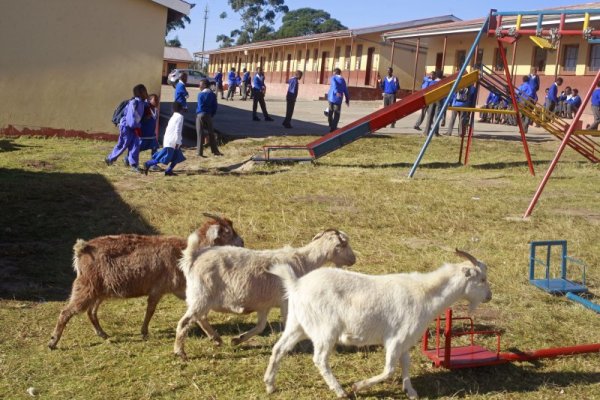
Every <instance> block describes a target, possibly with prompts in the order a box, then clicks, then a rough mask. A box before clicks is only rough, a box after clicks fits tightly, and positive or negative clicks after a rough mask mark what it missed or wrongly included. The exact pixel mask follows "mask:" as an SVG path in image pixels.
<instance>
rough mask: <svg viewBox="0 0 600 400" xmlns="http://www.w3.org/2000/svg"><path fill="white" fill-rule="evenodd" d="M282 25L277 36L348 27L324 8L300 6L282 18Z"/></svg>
mask: <svg viewBox="0 0 600 400" xmlns="http://www.w3.org/2000/svg"><path fill="white" fill-rule="evenodd" d="M281 22H282V24H281V27H280V28H279V29H278V30H277V32H275V36H276V37H277V38H286V37H294V36H305V35H312V34H315V33H324V32H333V31H339V30H342V29H348V28H347V27H345V26H344V25H342V23H341V22H340V21H338V20H337V19H335V18H331V15H330V14H329V13H328V12H326V11H324V10H316V9H314V8H299V9H297V10H293V11H290V12H288V13H287V14H286V15H284V16H283V18H282V20H281Z"/></svg>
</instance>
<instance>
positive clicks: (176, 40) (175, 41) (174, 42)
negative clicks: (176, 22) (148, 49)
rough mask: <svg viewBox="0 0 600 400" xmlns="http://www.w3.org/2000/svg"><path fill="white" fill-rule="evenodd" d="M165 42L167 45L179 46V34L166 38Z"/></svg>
mask: <svg viewBox="0 0 600 400" xmlns="http://www.w3.org/2000/svg"><path fill="white" fill-rule="evenodd" d="M166 44H167V46H169V47H181V42H180V41H179V36H175V38H174V39H170V40H167V43H166Z"/></svg>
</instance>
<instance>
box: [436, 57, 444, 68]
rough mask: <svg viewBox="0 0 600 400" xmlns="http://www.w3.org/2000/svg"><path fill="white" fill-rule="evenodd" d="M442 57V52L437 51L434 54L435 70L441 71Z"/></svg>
mask: <svg viewBox="0 0 600 400" xmlns="http://www.w3.org/2000/svg"><path fill="white" fill-rule="evenodd" d="M443 59H444V53H437V54H436V55H435V70H436V72H437V71H441V70H442V67H443V65H442V60H443Z"/></svg>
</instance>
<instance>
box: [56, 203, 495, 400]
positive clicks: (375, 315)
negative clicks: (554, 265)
mask: <svg viewBox="0 0 600 400" xmlns="http://www.w3.org/2000/svg"><path fill="white" fill-rule="evenodd" d="M204 215H205V216H207V217H208V218H209V220H208V221H206V222H205V223H204V225H202V227H200V228H199V229H197V230H196V231H195V232H193V233H192V234H191V235H190V236H189V237H188V239H187V241H186V240H185V239H183V238H179V237H173V236H142V235H133V234H125V235H113V236H102V237H98V238H95V239H92V240H89V241H84V240H81V239H80V240H77V242H76V243H75V246H74V248H73V267H74V269H75V272H76V274H77V277H76V278H75V281H74V282H73V288H72V291H71V296H70V298H69V302H68V304H67V305H66V306H65V307H64V308H63V309H62V311H61V312H60V315H59V317H58V321H57V323H56V327H55V329H54V332H53V333H52V338H51V340H50V342H49V343H48V347H49V348H50V349H55V348H56V346H57V343H58V341H59V340H60V337H61V335H62V333H63V331H64V329H65V326H66V324H67V323H68V322H69V320H70V319H71V317H73V316H74V315H76V314H78V313H81V312H83V311H87V314H88V317H89V319H90V321H91V323H92V325H93V327H94V330H95V332H96V334H97V335H98V336H100V337H102V338H107V337H108V335H107V334H106V333H105V332H104V330H103V329H102V327H101V326H100V322H99V321H98V315H97V312H98V308H99V306H100V304H101V303H102V302H103V301H104V300H106V299H110V298H132V297H140V296H147V297H148V305H147V309H146V315H145V317H144V321H143V324H142V329H141V333H142V335H143V336H144V337H146V336H147V335H148V324H149V322H150V319H151V318H152V315H153V314H154V311H155V309H156V306H157V304H158V302H159V301H160V299H161V297H162V296H164V295H165V294H174V295H175V296H177V297H179V298H180V299H185V300H186V303H187V311H186V312H185V314H184V315H183V317H182V318H181V319H180V320H179V323H178V324H177V332H176V339H175V347H174V352H175V354H177V355H179V356H180V357H181V358H183V359H186V353H185V351H184V342H185V339H186V336H187V331H188V329H189V327H190V326H191V324H192V323H197V324H198V325H199V326H200V328H201V329H202V330H203V331H204V332H205V333H206V335H207V336H208V337H209V338H210V339H211V340H212V341H213V342H215V343H216V344H217V345H220V344H221V343H222V340H221V338H220V336H219V335H218V333H217V332H216V331H215V330H214V329H213V328H212V326H211V325H210V324H209V322H208V314H209V312H210V311H216V312H221V313H236V314H248V313H254V312H255V313H256V314H257V317H258V323H257V325H256V326H255V327H254V328H252V329H250V330H249V331H248V332H245V333H243V334H241V335H239V336H237V337H234V338H233V339H232V340H231V344H232V345H238V344H240V343H242V342H244V341H246V340H248V339H249V338H251V337H252V336H254V335H256V334H259V333H261V332H262V331H263V330H264V328H265V326H266V323H267V316H268V313H269V311H270V309H271V308H274V307H280V309H281V314H282V318H283V320H284V321H285V328H284V331H283V333H282V335H281V338H280V339H279V340H278V341H277V343H276V344H275V346H274V348H273V352H272V355H271V358H270V361H269V365H268V367H267V370H266V372H265V376H264V382H265V384H266V390H267V392H268V393H272V392H273V391H274V390H275V375H276V373H277V369H278V366H279V362H280V361H281V358H282V357H283V356H284V355H285V354H286V353H287V352H289V351H291V350H292V349H293V348H294V346H295V345H296V344H297V343H298V342H299V341H301V340H305V339H310V340H311V341H312V343H313V346H314V356H313V361H314V363H315V365H316V367H317V368H318V369H319V372H320V373H321V375H322V376H323V379H324V380H325V382H326V383H327V385H328V386H329V388H330V389H331V390H333V391H334V392H335V393H336V395H337V396H338V397H345V396H346V395H347V393H346V391H344V389H343V388H342V387H341V385H340V384H339V383H338V381H337V380H336V378H335V377H334V375H333V373H332V371H331V369H330V367H329V363H328V358H329V356H330V354H331V352H332V351H333V349H334V348H335V345H336V344H337V343H340V344H343V345H354V346H368V345H383V346H384V348H385V351H386V356H385V367H384V370H383V372H382V373H381V374H379V375H377V376H374V377H372V378H369V379H365V380H362V381H359V382H356V383H355V384H354V385H353V386H352V390H354V391H359V390H364V389H366V388H368V387H370V386H372V385H374V384H376V383H379V382H382V381H384V380H386V379H388V378H390V377H391V376H392V374H393V373H394V370H395V367H396V364H398V361H400V365H401V367H402V386H403V390H404V391H405V392H406V394H407V395H408V397H409V398H411V399H412V398H416V397H417V392H416V391H415V390H414V388H413V387H412V385H411V382H410V377H409V368H410V365H409V364H410V357H409V351H410V349H411V347H412V346H413V345H414V344H415V343H416V342H417V341H418V339H419V337H420V335H421V334H422V333H423V332H424V331H425V329H426V327H427V325H428V324H429V322H430V321H431V320H433V319H434V318H435V317H436V316H437V315H439V314H440V313H441V312H442V311H443V310H444V309H445V308H447V307H450V306H451V305H452V304H453V303H455V302H457V301H459V300H467V301H468V302H469V304H470V307H471V309H474V308H475V307H476V306H477V305H478V304H479V303H482V302H487V301H489V300H491V297H492V293H491V290H490V287H489V284H488V282H487V267H486V265H485V264H484V263H482V262H481V261H478V260H477V259H476V258H475V257H473V256H472V255H470V254H468V253H466V252H464V251H460V250H458V249H457V250H456V254H457V255H458V256H461V257H462V258H465V259H466V261H464V262H462V263H458V264H444V265H443V266H441V267H440V268H438V269H437V270H435V271H432V272H429V273H417V272H413V273H398V274H388V275H378V276H375V275H366V274H361V273H357V272H350V271H346V270H343V269H336V268H320V267H322V266H323V265H325V264H327V263H332V264H334V265H335V266H336V267H341V266H351V265H353V264H354V263H355V261H356V257H355V255H354V252H353V250H352V247H351V246H350V239H349V237H348V235H347V234H346V233H344V232H342V231H339V230H336V229H328V230H325V231H323V232H320V233H318V234H317V235H316V236H315V237H314V238H313V239H312V240H311V241H310V243H308V244H307V245H305V246H303V247H299V248H292V247H289V246H288V247H284V248H281V249H275V250H250V249H247V248H244V247H243V246H244V241H243V240H242V238H241V237H240V236H239V235H238V234H237V232H236V231H235V229H234V228H233V223H232V222H231V220H229V219H227V218H224V217H221V216H218V215H213V214H204Z"/></svg>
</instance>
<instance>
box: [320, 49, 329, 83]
mask: <svg viewBox="0 0 600 400" xmlns="http://www.w3.org/2000/svg"><path fill="white" fill-rule="evenodd" d="M327 57H329V52H328V51H324V52H323V55H322V56H321V73H320V75H319V83H320V84H324V83H325V79H326V77H325V69H326V68H327Z"/></svg>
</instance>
